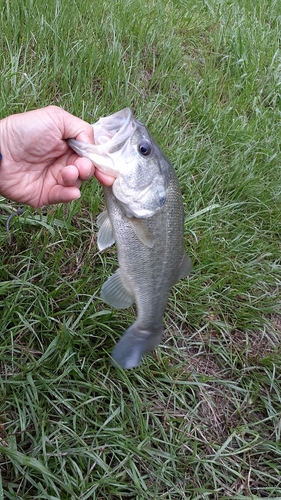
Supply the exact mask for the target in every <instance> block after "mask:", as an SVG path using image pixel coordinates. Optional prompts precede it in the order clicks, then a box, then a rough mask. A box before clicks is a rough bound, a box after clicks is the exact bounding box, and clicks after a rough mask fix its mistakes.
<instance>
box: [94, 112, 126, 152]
mask: <svg viewBox="0 0 281 500" xmlns="http://www.w3.org/2000/svg"><path fill="white" fill-rule="evenodd" d="M130 125H131V126H130ZM93 128H94V134H95V143H96V145H97V146H99V145H101V144H105V143H106V145H107V148H108V152H109V153H112V152H114V151H117V150H118V149H120V148H119V147H117V146H118V144H120V147H121V146H122V144H124V142H125V141H126V140H127V139H128V137H129V136H130V135H131V133H132V130H134V129H135V123H134V120H133V114H132V111H131V110H130V109H129V108H125V109H122V110H121V111H117V112H116V113H114V114H113V115H110V116H104V117H102V118H100V119H99V120H98V121H97V122H96V123H94V124H93Z"/></svg>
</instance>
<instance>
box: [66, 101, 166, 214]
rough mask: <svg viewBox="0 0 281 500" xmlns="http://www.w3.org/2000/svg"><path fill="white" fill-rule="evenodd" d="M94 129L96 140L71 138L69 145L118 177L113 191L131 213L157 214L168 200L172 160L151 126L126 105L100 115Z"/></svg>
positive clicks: (99, 167)
mask: <svg viewBox="0 0 281 500" xmlns="http://www.w3.org/2000/svg"><path fill="white" fill-rule="evenodd" d="M93 129H94V137H95V143H96V144H94V145H92V144H84V143H81V142H79V143H78V141H75V140H73V139H70V140H69V141H68V142H69V145H70V146H71V147H72V148H73V149H74V150H75V151H76V152H77V153H78V154H79V155H80V156H86V157H87V158H89V159H90V160H91V161H92V162H93V163H94V165H95V166H96V168H97V169H99V170H100V171H101V172H103V173H105V174H109V175H113V176H114V177H115V178H116V180H115V181H114V183H113V186H112V192H113V195H114V196H115V198H116V199H117V200H118V201H119V202H120V203H121V204H122V206H123V207H124V210H125V213H126V215H127V217H138V218H146V217H150V216H152V215H154V214H155V213H156V212H157V211H158V210H160V209H161V208H162V207H163V205H164V203H165V200H166V190H167V186H168V182H169V172H170V164H169V161H168V160H167V158H166V157H165V155H164V153H163V152H162V151H161V149H160V148H159V146H158V145H157V143H156V142H155V141H154V139H153V138H152V137H151V135H150V134H149V132H148V130H147V128H146V127H145V126H144V125H143V124H142V123H141V122H139V121H138V120H136V118H134V116H133V114H132V112H131V110H130V109H129V108H125V109H123V110H121V111H118V112H117V113H114V114H113V115H110V116H107V117H103V118H100V119H99V120H98V121H97V122H96V123H95V124H94V125H93Z"/></svg>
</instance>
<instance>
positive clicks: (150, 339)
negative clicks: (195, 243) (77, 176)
mask: <svg viewBox="0 0 281 500" xmlns="http://www.w3.org/2000/svg"><path fill="white" fill-rule="evenodd" d="M93 129H94V138H95V144H86V143H82V142H79V141H76V140H75V139H69V140H68V144H69V145H70V146H71V148H72V149H73V150H74V151H75V152H76V153H77V154H78V155H80V156H84V157H87V158H89V159H90V160H91V161H92V162H93V164H94V165H95V167H96V168H98V169H99V170H100V171H102V172H104V173H106V174H110V175H113V176H114V177H115V181H114V183H113V185H112V186H110V187H109V186H103V191H104V198H105V205H106V210H105V211H104V212H102V213H101V214H100V215H99V216H98V218H97V224H98V227H99V231H98V238H97V244H98V248H99V250H104V249H105V248H108V247H110V246H111V245H113V244H114V243H116V246H117V254H118V263H119V268H118V269H117V271H116V272H115V273H114V274H113V275H111V276H110V277H109V278H108V280H107V281H106V282H105V283H104V284H103V285H102V287H101V298H102V300H103V301H104V302H106V303H107V304H109V305H110V306H111V307H113V308H116V309H122V308H128V307H130V306H131V305H132V304H133V303H134V302H135V303H136V308H137V317H136V320H135V322H134V323H133V324H132V325H131V326H129V328H128V329H127V330H126V332H125V333H124V334H123V336H122V337H121V338H120V340H119V341H118V342H117V344H116V345H115V347H114V349H113V351H112V353H111V359H112V364H113V365H114V366H120V367H121V368H123V369H131V368H135V367H137V366H139V364H140V363H141V361H142V358H143V356H144V355H146V354H147V353H149V352H151V351H152V350H154V349H155V348H156V347H157V346H158V345H159V343H160V342H161V339H162V336H163V332H164V322H163V317H164V313H165V309H166V306H167V302H168V298H169V294H170V290H171V288H172V286H173V285H174V284H175V283H177V282H178V281H179V280H180V279H182V278H185V277H186V276H188V275H189V274H190V271H191V268H192V264H191V260H190V258H189V257H188V256H187V254H186V252H185V249H184V207H183V201H182V195H181V191H180V186H179V182H178V179H177V176H176V173H175V170H174V169H173V167H172V165H171V163H170V161H169V160H168V158H167V157H166V156H165V154H164V153H163V151H162V150H161V149H160V147H159V146H158V144H157V143H156V141H155V140H154V139H153V137H152V136H151V135H150V133H149V131H148V130H147V128H146V127H145V125H144V124H143V123H141V122H140V121H138V120H137V119H136V118H135V117H134V115H133V113H132V111H131V110H130V108H125V109H123V110H121V111H118V112H116V113H114V114H112V115H109V116H106V117H102V118H100V119H99V120H98V121H97V122H96V123H95V124H93Z"/></svg>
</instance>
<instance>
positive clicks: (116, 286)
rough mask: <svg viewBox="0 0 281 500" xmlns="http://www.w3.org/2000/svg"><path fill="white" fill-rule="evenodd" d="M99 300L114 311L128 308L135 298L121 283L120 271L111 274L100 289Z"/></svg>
mask: <svg viewBox="0 0 281 500" xmlns="http://www.w3.org/2000/svg"><path fill="white" fill-rule="evenodd" d="M101 298H102V300H104V301H105V302H107V304H109V305H110V306H112V307H115V308H116V309H123V308H126V307H130V306H131V305H132V304H133V302H134V300H135V298H134V296H133V294H132V293H130V292H129V290H128V288H126V286H125V285H124V283H123V280H122V277H121V273H120V269H117V271H116V272H115V273H114V274H112V275H111V276H110V277H109V278H108V280H107V281H106V282H105V283H104V284H103V286H102V288H101Z"/></svg>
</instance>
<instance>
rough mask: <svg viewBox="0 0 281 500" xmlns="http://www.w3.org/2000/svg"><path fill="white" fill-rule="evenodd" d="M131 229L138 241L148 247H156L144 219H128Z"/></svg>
mask: <svg viewBox="0 0 281 500" xmlns="http://www.w3.org/2000/svg"><path fill="white" fill-rule="evenodd" d="M127 220H128V221H129V223H130V225H131V228H132V229H133V231H134V233H135V235H136V236H137V237H138V239H139V240H140V241H141V242H142V243H143V244H144V245H145V246H147V247H149V248H152V247H153V245H154V238H153V234H152V232H151V231H150V229H149V228H148V227H147V224H146V223H145V220H144V219H137V218H136V217H131V218H129V217H128V218H127Z"/></svg>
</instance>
